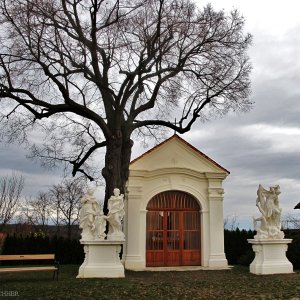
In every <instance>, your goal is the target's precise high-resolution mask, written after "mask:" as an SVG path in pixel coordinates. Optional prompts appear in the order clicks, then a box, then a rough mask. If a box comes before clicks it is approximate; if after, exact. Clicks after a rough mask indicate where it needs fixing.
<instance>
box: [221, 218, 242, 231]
mask: <svg viewBox="0 0 300 300" xmlns="http://www.w3.org/2000/svg"><path fill="white" fill-rule="evenodd" d="M223 224H224V229H227V230H230V231H234V230H236V229H237V228H238V227H239V223H238V217H237V215H232V216H226V217H225V218H224V220H223Z"/></svg>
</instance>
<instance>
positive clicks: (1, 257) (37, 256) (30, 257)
mask: <svg viewBox="0 0 300 300" xmlns="http://www.w3.org/2000/svg"><path fill="white" fill-rule="evenodd" d="M40 259H55V254H22V255H21V254H15V255H0V261H1V260H2V261H5V260H40Z"/></svg>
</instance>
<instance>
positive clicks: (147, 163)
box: [129, 135, 229, 174]
mask: <svg viewBox="0 0 300 300" xmlns="http://www.w3.org/2000/svg"><path fill="white" fill-rule="evenodd" d="M167 168H181V169H189V170H194V171H197V172H201V173H206V172H207V173H209V172H213V173H223V174H224V173H225V174H229V171H227V170H226V169H225V168H223V167H222V166H221V165H219V164H218V163H216V162H215V161H214V160H212V159H211V158H209V157H208V156H207V155H205V154H204V153H203V152H201V151H199V150H198V149H196V148H195V147H193V146H192V145H190V144H189V143H188V142H186V141H185V140H183V139H182V138H180V137H179V136H177V135H174V136H172V137H171V138H169V139H167V140H166V141H164V142H162V143H161V144H159V145H157V146H155V147H154V148H152V149H150V150H149V151H147V152H146V153H144V154H143V155H141V156H139V157H138V158H136V159H135V160H133V161H132V162H131V164H130V167H129V169H130V170H145V171H154V170H159V169H167Z"/></svg>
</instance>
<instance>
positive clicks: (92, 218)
mask: <svg viewBox="0 0 300 300" xmlns="http://www.w3.org/2000/svg"><path fill="white" fill-rule="evenodd" d="M81 204H82V207H81V209H80V211H79V219H80V225H79V227H80V228H81V229H82V232H81V239H82V240H83V241H90V240H100V241H101V240H105V238H107V240H114V241H119V240H124V237H125V235H124V233H123V231H122V220H123V217H124V215H125V211H124V195H123V194H120V190H119V189H117V188H116V189H114V195H113V196H111V197H110V198H109V200H108V210H109V212H108V214H107V216H105V215H104V214H103V211H102V209H101V208H100V205H99V203H98V201H97V200H96V198H95V196H94V190H93V189H89V190H88V192H87V194H86V195H84V196H83V197H82V199H81ZM107 222H108V225H109V226H108V233H107V235H106V234H105V231H106V224H107Z"/></svg>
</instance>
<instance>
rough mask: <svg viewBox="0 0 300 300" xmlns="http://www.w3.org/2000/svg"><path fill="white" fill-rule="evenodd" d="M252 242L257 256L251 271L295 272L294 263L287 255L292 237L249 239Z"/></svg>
mask: <svg viewBox="0 0 300 300" xmlns="http://www.w3.org/2000/svg"><path fill="white" fill-rule="evenodd" d="M248 242H249V243H250V244H252V248H253V251H254V252H255V258H254V260H253V262H252V263H251V265H250V273H253V274H257V275H265V274H281V273H293V265H292V264H291V263H290V262H289V260H288V259H287V257H286V251H287V249H288V244H289V243H291V242H292V240H291V239H280V240H254V239H251V240H248Z"/></svg>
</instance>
